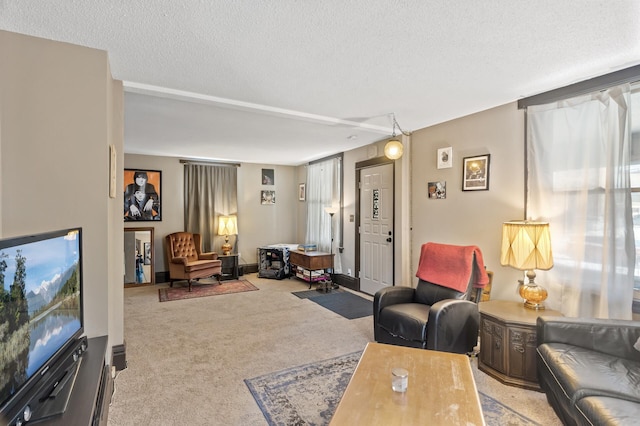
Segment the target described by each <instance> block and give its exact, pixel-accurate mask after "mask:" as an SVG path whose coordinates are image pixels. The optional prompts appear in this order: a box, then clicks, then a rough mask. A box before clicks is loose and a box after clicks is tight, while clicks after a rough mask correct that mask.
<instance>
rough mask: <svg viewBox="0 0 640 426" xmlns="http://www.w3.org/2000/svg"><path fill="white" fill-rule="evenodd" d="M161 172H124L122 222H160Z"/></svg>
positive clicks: (134, 170)
mask: <svg viewBox="0 0 640 426" xmlns="http://www.w3.org/2000/svg"><path fill="white" fill-rule="evenodd" d="M161 195H162V172H161V171H159V170H140V169H125V170H124V220H125V221H139V222H145V221H160V220H162V201H161V198H160V196H161Z"/></svg>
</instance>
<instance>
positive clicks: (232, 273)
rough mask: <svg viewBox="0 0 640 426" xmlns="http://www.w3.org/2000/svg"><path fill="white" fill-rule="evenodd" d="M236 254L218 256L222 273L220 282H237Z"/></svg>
mask: <svg viewBox="0 0 640 426" xmlns="http://www.w3.org/2000/svg"><path fill="white" fill-rule="evenodd" d="M238 257H239V255H237V254H219V255H218V259H220V261H221V262H222V273H221V276H220V280H222V281H226V280H237V279H238V277H239V270H238Z"/></svg>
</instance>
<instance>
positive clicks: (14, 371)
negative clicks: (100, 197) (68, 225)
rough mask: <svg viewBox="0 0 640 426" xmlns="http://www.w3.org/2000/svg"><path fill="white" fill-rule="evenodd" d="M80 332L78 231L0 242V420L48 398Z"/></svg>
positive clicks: (65, 368)
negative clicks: (34, 399)
mask: <svg viewBox="0 0 640 426" xmlns="http://www.w3.org/2000/svg"><path fill="white" fill-rule="evenodd" d="M83 333H84V321H83V306H82V228H72V229H63V230H58V231H54V232H47V233H42V234H37V235H28V236H22V237H16V238H7V239H2V240H0V421H5V422H12V421H13V419H14V418H15V416H16V412H17V411H22V410H24V409H25V407H27V405H29V406H30V408H29V410H36V409H35V408H34V404H35V406H41V405H43V401H45V400H47V401H48V400H49V399H50V398H51V399H53V398H52V397H51V396H50V395H52V394H51V392H52V391H53V390H54V388H55V387H56V386H58V384H59V382H60V381H61V380H62V378H63V377H64V376H65V375H66V374H67V371H68V370H69V369H70V365H69V364H77V363H76V361H77V358H79V357H78V356H77V354H76V353H75V352H73V351H76V348H77V345H78V342H79V341H80V336H82V334H83ZM69 358H72V361H69ZM76 368H77V367H76ZM56 376H57V377H56ZM66 382H67V380H65V384H66ZM60 387H61V388H62V386H60ZM71 387H72V384H71ZM46 388H50V389H46ZM43 392H47V393H46V394H45V397H43V396H42V395H43ZM33 398H36V399H38V400H39V401H33V402H31V400H32V399H33ZM67 399H68V397H67ZM58 405H59V404H58ZM64 407H66V402H65V403H64V404H63V408H62V411H64ZM39 408H41V407H39ZM39 408H38V409H39ZM40 411H41V414H43V413H44V412H45V411H46V412H47V414H49V413H48V412H49V411H51V410H49V409H44V410H40ZM33 414H34V415H35V414H36V413H33ZM24 420H29V419H24ZM34 420H35V419H34ZM3 424H4V423H3Z"/></svg>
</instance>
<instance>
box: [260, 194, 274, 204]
mask: <svg viewBox="0 0 640 426" xmlns="http://www.w3.org/2000/svg"><path fill="white" fill-rule="evenodd" d="M275 203H276V191H260V204H263V205H270V204H275Z"/></svg>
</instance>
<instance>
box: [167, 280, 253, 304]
mask: <svg viewBox="0 0 640 426" xmlns="http://www.w3.org/2000/svg"><path fill="white" fill-rule="evenodd" d="M254 290H258V287H256V286H254V285H253V284H251V283H250V282H249V281H247V280H233V281H222V282H221V283H220V284H218V283H217V281H216V282H215V284H204V283H197V282H196V283H193V284H192V285H191V291H189V286H188V284H187V283H186V282H184V283H182V282H177V283H174V284H173V287H166V288H160V289H158V297H159V298H160V301H161V302H167V301H170V300H183V299H193V298H196V297H204V296H218V295H220V294H230V293H242V292H245V291H254Z"/></svg>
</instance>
